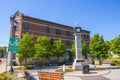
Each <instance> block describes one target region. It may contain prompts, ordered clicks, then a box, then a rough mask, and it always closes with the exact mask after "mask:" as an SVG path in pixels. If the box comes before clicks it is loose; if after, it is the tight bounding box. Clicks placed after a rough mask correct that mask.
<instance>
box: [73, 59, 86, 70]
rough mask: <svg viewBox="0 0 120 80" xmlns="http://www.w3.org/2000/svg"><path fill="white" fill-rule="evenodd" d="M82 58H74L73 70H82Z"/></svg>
mask: <svg viewBox="0 0 120 80" xmlns="http://www.w3.org/2000/svg"><path fill="white" fill-rule="evenodd" d="M83 63H84V59H74V62H73V69H74V70H82V69H83Z"/></svg>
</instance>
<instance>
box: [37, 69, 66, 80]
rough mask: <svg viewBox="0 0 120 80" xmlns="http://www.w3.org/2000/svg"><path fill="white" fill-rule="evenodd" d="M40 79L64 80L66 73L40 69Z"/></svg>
mask: <svg viewBox="0 0 120 80" xmlns="http://www.w3.org/2000/svg"><path fill="white" fill-rule="evenodd" d="M38 79H39V80H64V74H63V73H58V72H46V71H38Z"/></svg>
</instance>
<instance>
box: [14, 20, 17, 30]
mask: <svg viewBox="0 0 120 80" xmlns="http://www.w3.org/2000/svg"><path fill="white" fill-rule="evenodd" d="M14 30H15V31H17V30H18V23H17V22H14Z"/></svg>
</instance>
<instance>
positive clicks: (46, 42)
mask: <svg viewBox="0 0 120 80" xmlns="http://www.w3.org/2000/svg"><path fill="white" fill-rule="evenodd" d="M35 49H36V54H35V55H34V57H35V58H45V59H46V58H48V59H49V58H50V57H51V53H52V44H51V39H50V38H49V37H46V36H41V37H38V38H37V42H36V44H35Z"/></svg>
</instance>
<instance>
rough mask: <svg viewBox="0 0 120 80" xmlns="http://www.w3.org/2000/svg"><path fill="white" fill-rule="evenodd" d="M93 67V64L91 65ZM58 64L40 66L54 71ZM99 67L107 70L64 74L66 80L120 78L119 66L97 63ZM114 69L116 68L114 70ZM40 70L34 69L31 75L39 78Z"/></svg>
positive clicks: (110, 79)
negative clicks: (45, 66) (38, 72)
mask: <svg viewBox="0 0 120 80" xmlns="http://www.w3.org/2000/svg"><path fill="white" fill-rule="evenodd" d="M90 66H92V67H93V65H90ZM55 68H57V67H56V66H53V67H47V68H40V69H39V70H42V71H50V72H51V71H54V69H55ZM97 68H103V69H105V70H91V71H90V73H88V74H83V73H82V71H74V72H66V73H65V74H64V80H120V78H119V76H120V74H119V72H120V69H119V68H118V67H114V66H110V65H109V64H103V65H97ZM113 69H114V70H113ZM37 71H38V70H32V71H30V72H31V76H32V77H33V80H38V76H37V75H38V74H37Z"/></svg>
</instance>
